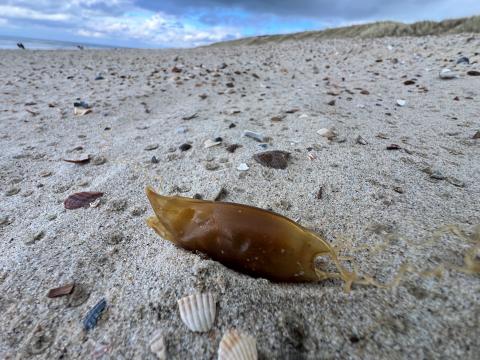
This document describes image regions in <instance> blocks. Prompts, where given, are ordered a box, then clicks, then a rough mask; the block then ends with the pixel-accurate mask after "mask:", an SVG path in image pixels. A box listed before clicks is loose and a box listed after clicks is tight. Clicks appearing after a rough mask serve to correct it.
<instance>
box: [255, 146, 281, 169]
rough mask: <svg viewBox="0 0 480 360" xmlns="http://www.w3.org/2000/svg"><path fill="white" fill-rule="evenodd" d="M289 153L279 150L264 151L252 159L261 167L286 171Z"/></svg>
mask: <svg viewBox="0 0 480 360" xmlns="http://www.w3.org/2000/svg"><path fill="white" fill-rule="evenodd" d="M289 158H290V153H289V152H286V151H281V150H271V151H264V152H261V153H258V154H255V155H253V159H254V160H255V161H256V162H258V163H260V164H261V165H263V166H266V167H269V168H273V169H286V168H287V165H288V159H289Z"/></svg>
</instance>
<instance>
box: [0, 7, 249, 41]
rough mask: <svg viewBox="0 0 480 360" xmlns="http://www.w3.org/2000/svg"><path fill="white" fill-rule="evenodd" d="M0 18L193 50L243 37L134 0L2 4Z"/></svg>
mask: <svg viewBox="0 0 480 360" xmlns="http://www.w3.org/2000/svg"><path fill="white" fill-rule="evenodd" d="M110 10H111V11H110ZM113 14H115V15H113ZM0 16H2V18H7V19H9V21H8V23H9V26H15V24H16V21H18V23H19V24H21V26H25V22H26V21H28V20H36V21H37V22H36V24H35V25H33V26H41V27H43V28H45V27H47V28H48V27H49V26H51V25H50V24H49V22H57V23H61V24H62V26H64V28H63V30H62V31H64V32H67V33H71V34H74V35H76V36H81V37H84V38H103V39H105V42H108V41H110V40H113V41H116V40H120V41H122V42H124V43H132V44H135V43H142V44H148V45H151V46H168V47H189V46H198V45H204V44H207V43H211V42H214V41H221V40H224V39H227V38H237V37H240V31H238V29H236V28H234V27H228V26H215V27H209V28H205V27H204V26H202V25H196V24H198V23H197V22H194V21H192V19H191V18H188V17H185V16H176V15H170V14H165V13H162V12H157V13H154V12H151V11H147V10H144V9H141V8H138V7H135V5H134V1H133V0H111V1H104V0H66V1H62V2H59V1H53V0H24V1H23V2H22V5H17V4H15V2H11V3H10V4H9V3H7V4H6V5H0ZM2 18H0V24H2V25H3V24H5V21H6V20H5V21H3V22H2V20H1V19H2ZM42 21H43V23H42ZM33 31H34V30H33ZM26 35H28V34H26Z"/></svg>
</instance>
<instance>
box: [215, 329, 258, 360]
mask: <svg viewBox="0 0 480 360" xmlns="http://www.w3.org/2000/svg"><path fill="white" fill-rule="evenodd" d="M257 358H258V354H257V342H256V341H255V338H254V337H253V336H251V335H248V334H245V333H241V332H239V331H237V330H229V331H227V332H226V333H225V335H223V337H222V341H220V346H219V348H218V360H257Z"/></svg>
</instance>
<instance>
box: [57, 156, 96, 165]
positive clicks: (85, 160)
mask: <svg viewBox="0 0 480 360" xmlns="http://www.w3.org/2000/svg"><path fill="white" fill-rule="evenodd" d="M90 159H91V157H90V155H86V156H84V157H81V158H78V159H63V161H66V162H69V163H73V164H86V163H88V162H90Z"/></svg>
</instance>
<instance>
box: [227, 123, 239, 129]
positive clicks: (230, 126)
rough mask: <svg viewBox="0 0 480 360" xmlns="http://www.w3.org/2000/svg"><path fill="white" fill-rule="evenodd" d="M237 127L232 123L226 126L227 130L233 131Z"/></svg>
mask: <svg viewBox="0 0 480 360" xmlns="http://www.w3.org/2000/svg"><path fill="white" fill-rule="evenodd" d="M236 126H237V125H235V124H234V123H231V124H230V125H228V128H229V129H233V128H234V127H236Z"/></svg>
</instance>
